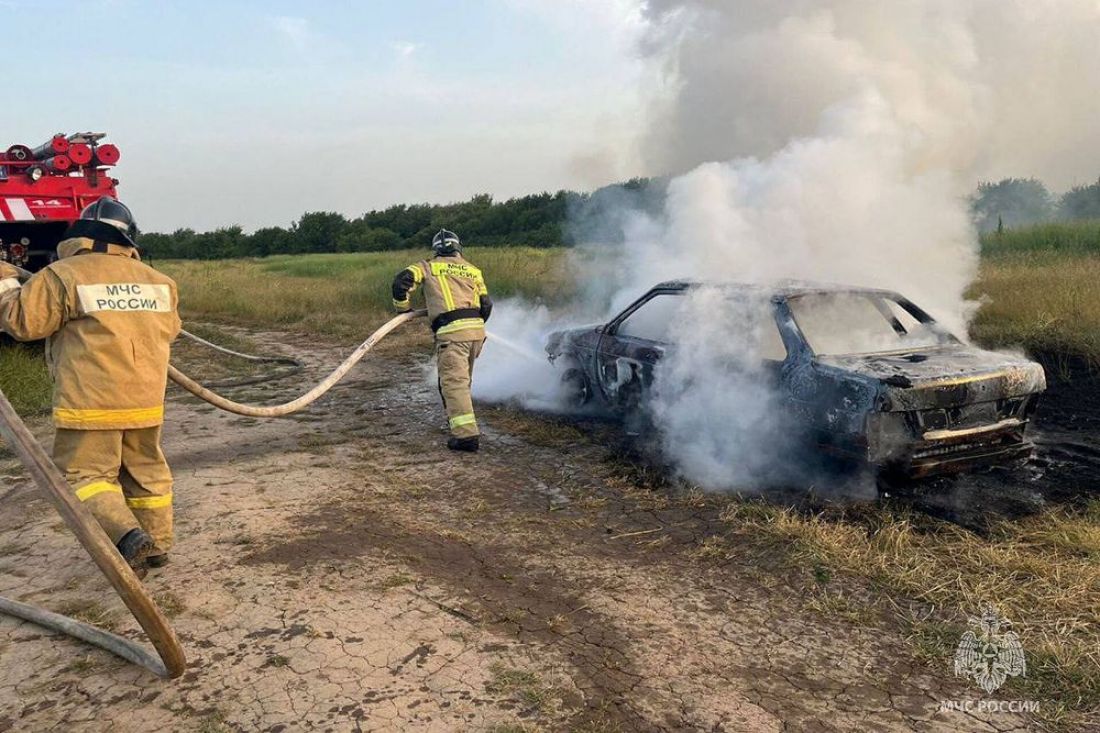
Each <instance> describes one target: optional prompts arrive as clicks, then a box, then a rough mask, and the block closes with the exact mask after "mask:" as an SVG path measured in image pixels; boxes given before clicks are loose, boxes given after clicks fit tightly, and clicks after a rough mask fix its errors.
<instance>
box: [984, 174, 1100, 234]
mask: <svg viewBox="0 0 1100 733" xmlns="http://www.w3.org/2000/svg"><path fill="white" fill-rule="evenodd" d="M970 210H971V212H972V213H973V215H974V222H975V224H977V226H978V230H979V231H981V232H991V231H996V230H1003V229H1012V228H1016V227H1021V226H1027V225H1028V224H1038V223H1041V222H1048V221H1075V220H1080V219H1100V180H1098V181H1097V182H1096V183H1093V184H1090V185H1087V186H1074V187H1073V188H1071V189H1070V190H1069V191H1066V192H1065V193H1064V194H1062V195H1061V196H1055V195H1054V194H1052V193H1051V192H1050V190H1049V189H1047V187H1046V186H1045V185H1044V184H1043V182H1042V181H1040V180H1038V179H1036V178H1006V179H1004V180H1002V181H998V182H996V183H991V182H990V183H979V184H978V190H977V191H976V192H975V193H974V195H973V196H971V199H970Z"/></svg>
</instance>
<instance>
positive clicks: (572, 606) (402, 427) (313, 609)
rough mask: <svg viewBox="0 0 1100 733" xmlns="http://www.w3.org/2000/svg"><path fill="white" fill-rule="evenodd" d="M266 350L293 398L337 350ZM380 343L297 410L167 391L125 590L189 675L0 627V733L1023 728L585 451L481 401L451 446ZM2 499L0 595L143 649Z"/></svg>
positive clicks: (6, 464) (40, 521)
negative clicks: (160, 550)
mask: <svg viewBox="0 0 1100 733" xmlns="http://www.w3.org/2000/svg"><path fill="white" fill-rule="evenodd" d="M267 338H268V339H270V341H271V342H272V343H281V344H282V347H281V348H282V349H283V350H284V351H286V352H288V353H295V354H298V355H301V356H304V357H305V358H306V359H307V360H308V365H307V369H306V370H305V372H304V375H303V378H302V383H305V382H311V381H313V380H315V379H317V378H319V377H320V376H321V375H323V374H324V373H326V372H327V369H329V368H331V367H332V366H334V365H335V364H336V363H337V362H338V361H339V359H340V358H342V356H343V355H344V353H345V350H344V349H343V348H334V347H331V346H323V345H322V346H318V344H317V343H316V342H315V341H313V340H309V339H306V338H303V337H292V336H287V335H285V334H268V335H267ZM387 346H389V348H383V349H382V351H381V353H380V354H378V355H375V356H372V357H370V358H368V359H367V360H366V361H365V362H364V363H363V365H361V366H360V367H359V368H358V369H356V370H355V371H354V372H353V373H352V376H351V378H350V379H349V380H348V381H346V382H345V383H344V384H342V385H340V386H338V387H337V388H336V389H335V390H334V391H333V392H331V393H330V394H329V395H328V396H327V397H326V398H325V399H324V400H323V401H322V402H321V403H319V404H318V405H316V406H315V407H314V408H313V409H311V410H310V411H308V412H306V413H304V414H301V415H299V416H297V417H295V418H290V419H283V420H278V421H263V422H261V421H256V420H251V419H246V418H241V417H237V416H233V415H229V414H226V413H222V412H218V411H215V410H214V409H213V408H210V407H208V406H206V405H204V404H202V403H199V402H197V401H195V400H193V399H191V398H190V397H184V396H182V395H181V393H179V392H178V391H176V390H175V389H173V390H172V392H171V395H170V398H171V399H170V403H169V409H168V418H167V426H166V430H165V435H166V438H165V450H166V452H167V454H168V457H169V461H170V462H171V464H172V466H173V469H174V471H175V475H176V489H175V495H176V522H177V525H176V526H177V537H178V539H177V546H176V548H175V551H174V559H173V562H172V563H171V564H169V565H168V566H167V567H166V568H164V569H162V570H158V571H154V572H152V573H151V574H150V576H149V578H148V579H147V581H146V582H147V584H148V585H149V586H150V587H151V588H152V590H153V592H154V594H155V596H156V597H157V598H158V600H160V601H161V603H162V605H163V607H164V608H165V609H166V611H167V612H168V613H170V614H171V616H172V620H173V623H174V625H175V628H176V629H177V631H178V633H179V635H180V637H181V639H182V641H183V644H184V647H185V649H186V651H187V653H188V656H189V662H190V665H189V669H188V671H187V673H186V674H185V676H184V677H182V678H181V679H179V680H175V681H163V680H159V679H156V678H154V677H152V676H151V675H150V674H149V673H147V672H145V671H143V670H141V669H138V668H135V667H133V666H131V665H129V664H127V663H125V662H123V661H121V660H119V659H116V658H114V657H112V656H110V655H109V654H107V653H105V652H101V651H98V650H95V649H92V648H90V647H87V646H84V645H82V644H80V643H78V642H75V641H72V640H69V639H66V638H62V637H58V636H55V635H53V634H50V633H48V632H44V631H42V630H40V629H38V628H37V627H34V626H32V625H30V624H26V623H22V622H18V621H16V620H14V619H11V618H7V617H0V731H7V730H19V731H38V730H49V729H58V730H66V731H85V730H87V731H104V730H112V731H138V730H144V731H152V730H157V731H159V730H172V731H184V730H195V731H218V730H242V731H260V730H264V731H291V730H331V731H347V730H499V731H505V730H538V729H545V730H588V731H615V730H623V731H631V730H728V731H784V730H789V731H811V730H812V731H850V730H868V731H901V730H921V731H926V730H927V731H955V730H975V731H1009V730H1026V729H1028V724H1027V721H1025V720H1023V719H1020V718H1017V717H1014V716H1011V715H1008V714H1003V715H996V716H992V717H988V716H987V717H979V716H976V715H975V716H969V715H964V714H962V713H957V712H955V713H942V712H937V710H938V706H939V701H940V700H944V699H959V698H966V697H974V694H973V691H972V690H970V689H968V688H967V687H966V686H965V685H964V684H963V683H962V682H961V681H958V680H954V679H953V678H951V676H950V660H943V662H942V663H941V664H937V665H932V666H929V665H928V663H921V662H918V661H916V660H915V659H914V657H913V656H912V654H911V653H910V652H909V651H907V647H906V646H905V644H904V642H903V640H902V639H901V638H900V636H899V633H898V632H897V631H896V630H892V629H891V627H890V626H889V624H887V623H886V622H884V621H880V620H876V619H874V618H871V619H869V620H868V621H866V622H860V623H854V622H852V621H845V620H844V619H842V618H835V617H831V616H829V615H827V614H823V613H820V612H817V611H814V610H813V609H811V608H809V607H808V606H807V604H806V602H805V588H804V587H803V585H802V584H801V583H800V582H799V581H798V580H797V579H796V578H793V577H788V574H787V571H785V570H783V569H782V568H780V567H772V566H771V565H770V564H769V558H767V557H766V556H762V555H761V554H760V553H759V552H753V551H752V548H747V547H745V548H740V547H738V546H736V545H732V546H729V547H728V548H727V551H723V552H715V551H714V548H715V547H716V541H715V539H714V538H715V537H719V538H720V537H721V533H722V523H721V522H720V521H719V520H718V517H717V512H716V511H715V510H714V509H713V508H712V507H711V506H710V505H708V503H707V502H703V501H699V500H698V497H695V496H692V495H685V496H670V495H665V494H659V493H655V492H653V491H648V490H639V489H636V488H632V487H631V486H629V482H626V481H624V480H623V478H622V470H621V469H622V466H621V465H620V464H618V463H617V462H616V460H615V459H614V457H613V456H612V455H611V454H610V452H609V451H608V449H607V448H606V447H605V446H603V445H601V444H600V443H601V442H603V441H601V440H600V439H599V438H598V436H593V435H592V434H591V433H587V434H586V433H581V432H577V431H575V430H572V429H570V428H569V427H568V426H565V427H562V426H558V427H556V428H553V429H547V430H540V429H538V420H537V418H526V417H522V416H516V415H514V414H512V413H509V412H507V411H500V410H490V409H484V408H483V409H482V410H481V413H482V418H483V421H484V423H485V432H486V437H485V439H484V444H485V449H484V451H483V452H482V453H481V454H480V455H477V456H471V455H454V454H451V453H449V452H448V451H447V450H446V449H445V448H444V447H443V439H444V432H443V423H444V420H443V416H442V412H441V410H440V408H439V406H438V404H437V397H436V395H435V394H434V390H433V389H432V388H431V387H430V386H429V385H428V384H427V383H426V381H425V379H424V377H423V370H422V368H421V367H420V364H421V362H422V360H423V357H422V356H419V355H407V354H405V353H404V352H403V350H402V349H401V348H399V347H400V346H401V344H400V343H397V344H388V345H387ZM288 382H289V383H280V384H276V385H265V386H262V387H251V388H238V389H236V390H229V391H228V392H229V394H231V395H233V396H235V397H237V398H243V399H251V400H267V399H275V398H276V397H286V396H287V395H289V394H291V393H296V392H297V390H298V387H299V382H298V381H296V380H288ZM524 421H527V423H526V424H529V425H530V424H533V425H535V429H524V427H523V426H524V424H525V422H524ZM36 427H37V431H38V432H39V433H40V434H41V435H42V436H43V438H44V439H45V440H46V441H47V442H48V440H49V432H50V431H49V428H48V427H47V426H45V425H42V424H39V425H37V426H36ZM0 481H2V484H0V486H2V487H3V488H0V501H2V502H3V503H2V506H3V510H2V511H0V594H3V595H7V596H9V597H14V598H17V599H20V600H23V601H26V602H31V603H35V604H38V605H42V606H46V607H48V608H51V609H54V610H61V611H63V612H66V613H70V614H74V615H77V616H80V617H82V618H85V619H90V620H93V621H95V622H97V623H99V624H101V625H104V624H105V625H108V626H110V627H112V628H114V629H115V630H117V631H118V632H119V633H122V634H124V635H126V636H130V637H132V638H141V633H140V630H139V629H138V627H137V624H136V623H135V622H134V621H133V619H132V618H130V617H129V615H128V614H127V613H126V611H125V608H124V607H123V606H122V604H121V602H119V601H118V599H117V598H116V597H115V596H114V595H113V593H112V592H111V590H110V588H109V586H108V585H107V583H106V581H104V580H103V579H102V578H101V577H100V576H99V575H98V574H97V572H96V571H95V569H94V566H93V565H92V563H91V561H90V560H89V559H88V558H87V557H86V556H85V555H84V553H83V551H82V550H81V549H80V547H79V546H78V545H77V544H76V542H75V540H74V539H72V537H71V536H70V535H69V533H68V531H67V530H66V529H65V528H64V526H63V524H62V523H61V520H60V518H59V517H58V516H57V514H56V513H55V512H54V511H53V509H52V508H51V507H50V505H49V504H48V503H47V502H46V500H45V499H43V498H40V497H39V496H38V494H37V493H36V490H35V489H34V488H33V487H32V486H31V485H30V483H29V480H28V479H26V478H25V475H24V474H23V473H22V471H21V470H20V468H19V467H18V465H17V464H15V462H14V461H13V460H12V459H10V457H9V458H7V459H6V460H3V462H2V464H0Z"/></svg>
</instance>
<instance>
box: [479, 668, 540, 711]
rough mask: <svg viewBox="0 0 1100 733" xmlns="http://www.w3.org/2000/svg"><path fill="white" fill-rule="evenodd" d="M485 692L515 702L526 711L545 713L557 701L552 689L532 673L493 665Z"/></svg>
mask: <svg viewBox="0 0 1100 733" xmlns="http://www.w3.org/2000/svg"><path fill="white" fill-rule="evenodd" d="M489 674H490V675H491V677H490V679H489V681H488V682H486V683H485V691H486V692H487V693H489V694H490V695H493V696H494V697H502V698H508V699H513V700H517V701H518V702H519V703H520V705H522V706H523V708H524V709H525V710H527V711H531V712H539V713H542V712H547V711H548V710H549V709H550V708H552V707H553V706H554V704H555V703H556V701H557V695H556V693H555V691H554V688H553V687H551V686H550V685H548V684H546V683H545V682H543V680H542V678H541V677H539V675H537V674H536V673H534V672H531V671H528V670H522V669H515V668H512V667H507V666H505V665H503V664H499V663H498V664H493V665H492V666H491V667H490V668H489Z"/></svg>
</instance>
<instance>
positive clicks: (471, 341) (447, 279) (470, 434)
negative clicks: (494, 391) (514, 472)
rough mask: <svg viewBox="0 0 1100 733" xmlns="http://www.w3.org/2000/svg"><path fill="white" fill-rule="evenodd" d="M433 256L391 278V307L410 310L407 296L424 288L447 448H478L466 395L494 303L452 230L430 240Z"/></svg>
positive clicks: (472, 408) (479, 271)
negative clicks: (446, 428) (446, 425)
mask: <svg viewBox="0 0 1100 733" xmlns="http://www.w3.org/2000/svg"><path fill="white" fill-rule="evenodd" d="M432 251H433V252H434V253H435V256H434V257H432V258H431V259H429V260H422V261H421V262H417V263H416V264H415V265H410V266H409V267H406V268H405V269H404V270H402V271H401V272H399V273H397V277H395V278H394V280H393V305H394V307H395V308H396V309H397V310H398V311H401V312H405V311H408V310H411V309H412V303H411V301H410V298H409V296H410V294H411V293H412V292H413V291H414V290H416V289H417V287H420V286H423V288H424V300H425V303H426V305H427V307H428V319H429V321H430V322H431V326H432V331H433V332H434V333H435V361H436V367H437V368H438V370H439V393H440V395H442V397H443V406H444V408H445V409H446V410H447V419H448V423H449V425H450V428H451V438H450V440H448V441H447V447H448V448H450V449H451V450H459V451H470V452H475V451H477V449H478V436H479V435H480V433H479V431H478V429H477V418H476V417H475V416H474V403H473V399H472V398H471V397H470V382H471V379H472V377H473V371H474V361H476V360H477V357H478V355H479V354H480V353H481V347H482V345H483V344H484V343H485V321H487V320H489V314H490V313H491V312H492V310H493V301H492V300H491V299H490V298H489V291H488V289H487V288H486V287H485V278H483V277H482V275H481V270H479V269H477V268H476V267H474V266H473V265H472V264H470V263H469V262H467V261H466V260H465V259H463V257H462V245H461V243H460V242H459V241H458V236H457V235H456V234H455V233H454V232H450V231H447V230H446V229H442V230H440V231H439V233H438V234H436V235H435V238H434V239H433V240H432Z"/></svg>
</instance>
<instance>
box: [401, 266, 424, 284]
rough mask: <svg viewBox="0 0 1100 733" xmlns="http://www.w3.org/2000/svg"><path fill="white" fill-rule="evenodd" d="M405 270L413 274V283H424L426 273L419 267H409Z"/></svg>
mask: <svg viewBox="0 0 1100 733" xmlns="http://www.w3.org/2000/svg"><path fill="white" fill-rule="evenodd" d="M405 269H406V270H408V271H409V272H411V273H412V276H413V282H415V283H421V282H423V281H424V271H423V270H421V269H420V266H419V265H409V266H408V267H406V268H405Z"/></svg>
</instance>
